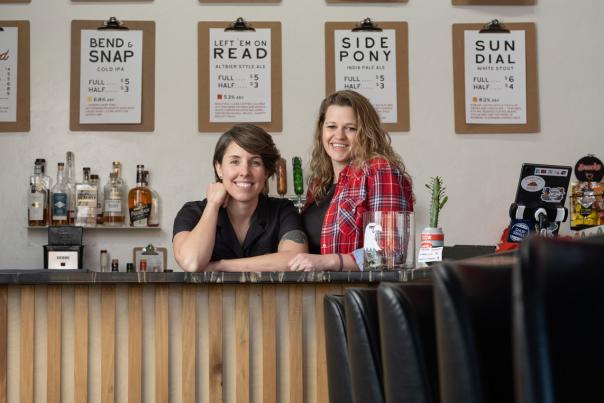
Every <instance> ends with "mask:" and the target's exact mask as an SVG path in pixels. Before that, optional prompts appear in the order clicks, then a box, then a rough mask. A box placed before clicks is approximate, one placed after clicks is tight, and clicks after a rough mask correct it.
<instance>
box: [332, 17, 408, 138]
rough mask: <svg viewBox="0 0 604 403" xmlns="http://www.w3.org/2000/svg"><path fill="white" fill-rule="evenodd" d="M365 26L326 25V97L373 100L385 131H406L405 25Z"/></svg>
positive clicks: (406, 50) (406, 70)
mask: <svg viewBox="0 0 604 403" xmlns="http://www.w3.org/2000/svg"><path fill="white" fill-rule="evenodd" d="M363 24H365V25H366V27H363V26H362V25H363ZM363 24H361V25H360V26H358V27H357V28H355V26H356V25H355V23H353V22H327V23H326V24H325V41H326V44H325V63H326V69H325V74H326V79H325V83H326V92H327V94H329V93H331V92H333V91H338V90H344V89H350V90H354V91H357V92H359V93H361V94H363V95H364V96H365V97H367V98H368V99H369V100H370V101H371V103H372V104H373V106H374V107H375V109H376V110H377V112H378V113H379V114H380V118H381V119H382V123H384V127H385V128H386V130H389V131H409V60H408V58H409V56H408V34H407V23H406V22H380V23H375V24H374V23H372V22H371V21H370V20H365V21H364V22H363ZM371 26H373V28H371Z"/></svg>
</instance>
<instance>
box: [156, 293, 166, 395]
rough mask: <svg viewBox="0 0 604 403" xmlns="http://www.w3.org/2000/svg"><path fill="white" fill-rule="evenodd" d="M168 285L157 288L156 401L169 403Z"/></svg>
mask: <svg viewBox="0 0 604 403" xmlns="http://www.w3.org/2000/svg"><path fill="white" fill-rule="evenodd" d="M168 291H169V288H168V285H164V284H161V285H158V286H157V287H156V288H155V401H156V402H157V403H167V402H168V397H169V378H168V365H169V360H168V326H169V321H168V304H169V298H168Z"/></svg>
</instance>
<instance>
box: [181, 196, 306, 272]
mask: <svg viewBox="0 0 604 403" xmlns="http://www.w3.org/2000/svg"><path fill="white" fill-rule="evenodd" d="M206 205H207V200H205V199H204V200H203V201H193V202H188V203H185V205H184V206H183V207H182V208H181V209H180V211H179V212H178V214H177V215H176V218H175V219H174V230H173V236H174V235H176V234H178V233H179V232H181V231H192V230H193V228H195V226H196V225H197V223H198V222H199V220H200V219H201V215H202V214H203V211H204V209H205V207H206ZM293 230H300V231H302V230H303V229H302V222H301V219H300V215H299V214H298V211H297V209H296V208H295V207H294V205H293V203H292V202H291V201H290V200H287V199H277V198H274V197H267V196H264V195H260V196H259V198H258V206H256V210H255V211H254V214H253V215H252V219H251V221H250V228H249V229H248V231H247V234H246V235H245V240H244V241H243V245H242V244H240V243H239V240H238V239H237V235H236V234H235V230H234V229H233V225H232V224H231V221H230V220H229V216H228V214H227V211H226V209H225V208H222V207H221V208H220V210H219V211H218V221H217V224H216V240H215V242H214V250H213V252H212V258H211V259H210V260H211V261H217V260H221V259H237V258H242V257H251V256H260V255H266V254H267V253H274V252H277V248H278V246H279V241H280V240H281V238H282V237H283V235H285V234H286V233H287V232H289V231H293Z"/></svg>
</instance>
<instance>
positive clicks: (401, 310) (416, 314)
mask: <svg viewBox="0 0 604 403" xmlns="http://www.w3.org/2000/svg"><path fill="white" fill-rule="evenodd" d="M378 311H379V319H380V320H379V323H380V340H381V350H382V367H383V371H384V394H385V397H386V402H387V403H436V402H438V367H437V362H436V340H435V339H436V334H435V326H434V304H433V293H432V284H396V283H382V284H380V286H379V288H378Z"/></svg>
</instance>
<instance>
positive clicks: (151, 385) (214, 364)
mask: <svg viewBox="0 0 604 403" xmlns="http://www.w3.org/2000/svg"><path fill="white" fill-rule="evenodd" d="M430 278H431V271H430V270H429V269H415V270H407V271H388V272H364V273H359V272H344V273H334V272H306V273H304V272H300V273H293V272H285V273H282V272H270V273H222V272H214V273H182V272H174V273H99V272H89V271H83V270H78V271H56V270H54V271H51V270H0V403H1V402H17V401H20V402H33V401H40V402H61V401H68V402H71V401H74V402H91V403H92V402H152V401H155V402H211V403H220V402H226V403H230V402H238V403H239V402H243V403H247V402H258V403H260V402H268V403H272V402H279V403H287V402H291V403H303V402H304V403H313V402H317V403H322V402H327V401H328V395H327V375H326V373H327V371H326V366H325V348H326V347H327V348H328V347H329V346H326V343H325V340H324V327H323V297H324V296H325V294H328V293H342V292H343V290H344V289H345V288H347V287H374V286H377V284H379V282H381V281H391V282H405V281H430Z"/></svg>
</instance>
